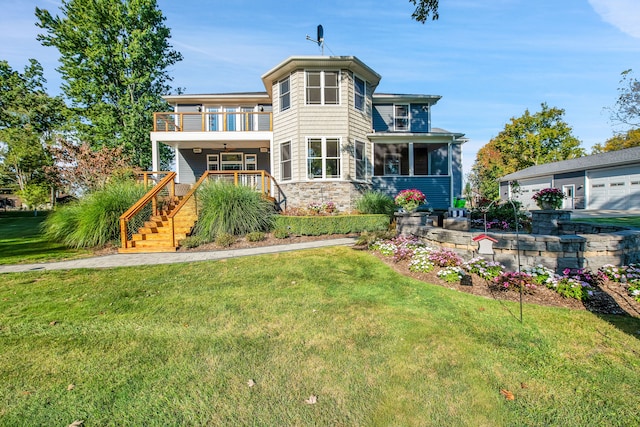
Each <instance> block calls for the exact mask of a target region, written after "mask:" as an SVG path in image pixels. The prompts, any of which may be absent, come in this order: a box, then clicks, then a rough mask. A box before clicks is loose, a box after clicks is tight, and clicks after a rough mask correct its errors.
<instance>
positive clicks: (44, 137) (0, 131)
mask: <svg viewBox="0 0 640 427" xmlns="http://www.w3.org/2000/svg"><path fill="white" fill-rule="evenodd" d="M45 82H46V81H45V79H44V77H43V69H42V66H41V65H40V64H39V63H38V61H36V60H34V59H31V60H30V62H29V65H27V66H26V67H25V70H24V72H23V73H20V72H18V71H14V70H13V69H12V68H11V67H10V66H9V63H8V62H7V61H0V175H2V176H3V179H2V180H3V181H4V182H10V183H11V184H12V185H14V186H15V187H16V189H18V190H19V191H25V190H26V189H27V187H31V188H30V190H29V191H30V194H36V193H38V191H36V190H35V189H34V186H45V187H46V186H49V184H50V183H48V182H47V179H46V176H45V174H44V167H45V166H47V165H50V164H51V157H50V156H49V155H48V154H47V151H46V146H47V145H48V144H49V143H50V142H51V140H52V139H53V137H54V135H55V131H56V130H58V129H59V128H60V127H61V126H62V125H63V123H64V122H65V113H66V106H65V104H64V101H63V100H62V98H60V97H55V98H52V97H50V96H49V95H48V94H47V92H46V90H45V88H44V84H45ZM38 194H40V193H38Z"/></svg>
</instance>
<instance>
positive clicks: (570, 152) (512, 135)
mask: <svg viewBox="0 0 640 427" xmlns="http://www.w3.org/2000/svg"><path fill="white" fill-rule="evenodd" d="M541 107H542V111H540V112H537V113H535V114H531V113H529V110H525V112H524V114H523V115H522V116H521V117H519V118H513V117H512V118H511V121H510V122H509V123H507V124H506V125H505V128H504V130H503V131H501V132H500V133H499V134H498V135H497V136H496V137H495V138H493V139H491V141H489V143H488V144H487V145H485V146H484V147H482V148H481V149H480V150H479V151H478V154H477V156H476V161H475V163H474V165H473V167H472V173H471V179H472V183H473V184H474V187H475V188H476V190H477V191H478V193H479V194H480V195H481V196H482V197H485V198H488V199H491V200H495V199H497V198H498V197H499V188H498V181H497V180H498V179H499V178H500V177H502V176H504V175H507V174H510V173H512V172H516V171H518V170H521V169H525V168H528V167H530V166H535V165H541V164H544V163H551V162H556V161H560V160H567V159H571V158H575V157H580V156H583V155H584V150H583V149H582V148H581V147H580V141H579V140H578V139H577V138H576V137H574V136H573V135H572V134H571V132H572V129H571V127H570V126H569V125H568V124H567V123H565V122H564V121H563V116H564V110H562V109H559V108H549V106H548V105H547V104H545V103H543V104H541Z"/></svg>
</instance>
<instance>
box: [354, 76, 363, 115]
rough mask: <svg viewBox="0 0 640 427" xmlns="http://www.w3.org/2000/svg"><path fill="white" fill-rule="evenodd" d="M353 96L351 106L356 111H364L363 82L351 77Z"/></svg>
mask: <svg viewBox="0 0 640 427" xmlns="http://www.w3.org/2000/svg"><path fill="white" fill-rule="evenodd" d="M353 94H354V99H353V106H354V107H355V109H356V110H360V111H364V101H365V94H366V84H365V82H364V80H362V79H361V78H359V77H357V76H353Z"/></svg>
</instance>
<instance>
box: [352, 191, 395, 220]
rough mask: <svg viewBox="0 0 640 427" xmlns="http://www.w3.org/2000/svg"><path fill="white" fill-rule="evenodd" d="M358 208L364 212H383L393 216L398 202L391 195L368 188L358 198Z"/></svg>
mask: <svg viewBox="0 0 640 427" xmlns="http://www.w3.org/2000/svg"><path fill="white" fill-rule="evenodd" d="M356 209H357V210H358V212H360V213H363V214H383V215H387V216H388V217H389V218H391V217H393V213H394V211H395V210H396V204H395V202H394V200H393V198H391V196H389V195H387V194H385V193H383V192H381V191H374V190H368V191H365V192H364V193H363V194H362V197H360V198H359V199H358V200H356Z"/></svg>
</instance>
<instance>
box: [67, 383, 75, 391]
mask: <svg viewBox="0 0 640 427" xmlns="http://www.w3.org/2000/svg"><path fill="white" fill-rule="evenodd" d="M74 388H76V385H75V384H69V385H68V386H67V390H69V391H71V390H73V389H74Z"/></svg>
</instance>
